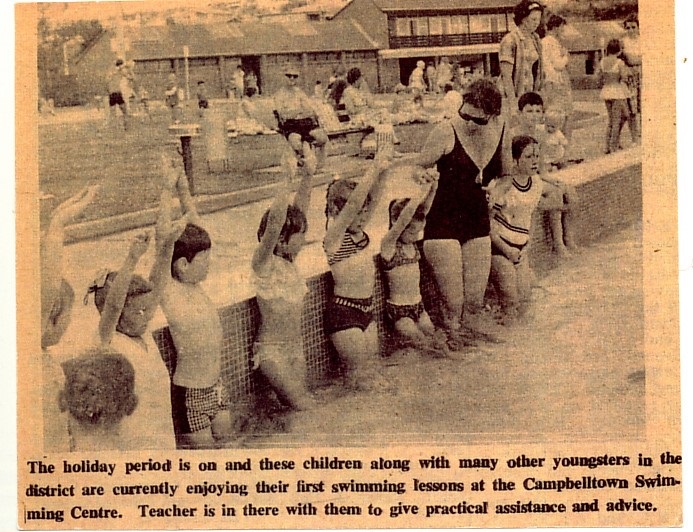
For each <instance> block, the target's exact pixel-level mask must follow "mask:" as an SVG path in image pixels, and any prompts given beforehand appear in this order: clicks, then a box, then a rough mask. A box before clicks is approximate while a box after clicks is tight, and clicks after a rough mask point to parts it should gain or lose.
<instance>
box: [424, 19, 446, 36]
mask: <svg viewBox="0 0 693 532" xmlns="http://www.w3.org/2000/svg"><path fill="white" fill-rule="evenodd" d="M441 19H442V17H428V30H429V33H430V34H431V35H442V34H443V21H442V20H441Z"/></svg>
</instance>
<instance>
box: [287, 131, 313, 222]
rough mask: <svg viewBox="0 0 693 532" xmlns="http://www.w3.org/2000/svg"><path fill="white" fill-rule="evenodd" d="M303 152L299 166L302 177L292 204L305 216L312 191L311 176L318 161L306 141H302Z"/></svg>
mask: <svg viewBox="0 0 693 532" xmlns="http://www.w3.org/2000/svg"><path fill="white" fill-rule="evenodd" d="M303 154H304V157H303V166H302V167H301V171H302V172H303V177H302V178H301V182H300V183H299V185H298V189H297V190H296V195H295V196H294V201H293V205H294V207H297V208H299V209H301V212H303V214H305V215H306V216H307V215H308V207H309V206H310V196H311V193H312V191H313V176H314V175H315V170H316V169H317V167H318V161H317V159H316V158H315V152H314V151H313V149H312V148H311V147H310V144H308V143H307V142H304V143H303Z"/></svg>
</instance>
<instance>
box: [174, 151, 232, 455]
mask: <svg viewBox="0 0 693 532" xmlns="http://www.w3.org/2000/svg"><path fill="white" fill-rule="evenodd" d="M163 165H164V168H165V172H164V173H165V174H166V175H167V176H168V182H169V186H171V188H172V189H173V188H176V187H177V189H178V195H179V198H180V201H181V205H182V207H183V214H184V217H185V220H184V221H187V224H186V225H185V229H184V230H183V234H181V235H180V237H179V238H178V240H176V243H175V246H174V249H173V254H172V256H171V259H170V263H169V268H170V275H168V274H167V276H166V277H167V278H166V281H165V284H164V289H163V298H162V301H161V308H162V310H163V311H164V314H165V316H166V319H167V321H168V326H169V329H170V331H171V337H172V338H173V343H174V345H175V346H176V353H177V357H176V368H175V371H174V374H173V387H172V395H171V398H172V406H173V414H174V417H173V420H174V426H175V428H176V434H177V435H178V438H179V440H178V443H179V447H183V448H193V449H209V448H214V447H217V446H218V445H219V444H221V443H223V442H225V441H227V440H228V439H229V437H230V435H231V413H230V410H229V409H230V397H229V394H228V391H227V389H226V387H225V386H224V383H223V380H222V377H221V349H222V328H221V320H220V319H219V313H218V311H217V307H216V305H215V304H214V303H213V302H212V300H211V299H210V298H209V296H208V295H207V293H206V292H205V291H204V288H203V287H202V284H201V283H202V281H204V280H205V279H206V278H207V275H208V274H209V260H210V252H211V247H212V241H211V239H210V237H209V234H208V233H207V231H206V230H205V229H203V228H202V227H201V225H200V224H201V220H200V217H199V215H198V213H197V209H196V207H195V203H194V202H193V199H192V197H191V195H190V189H189V186H188V180H187V177H186V176H185V173H184V172H183V171H182V169H181V168H176V167H174V166H173V165H172V162H171V161H165V162H164V163H163ZM168 215H170V213H168Z"/></svg>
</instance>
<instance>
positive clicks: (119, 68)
mask: <svg viewBox="0 0 693 532" xmlns="http://www.w3.org/2000/svg"><path fill="white" fill-rule="evenodd" d="M129 88H130V80H129V79H128V77H127V71H126V68H125V63H124V62H123V60H122V59H118V60H116V62H115V68H113V69H112V70H111V72H110V74H109V76H108V107H109V115H111V114H112V112H113V108H114V107H115V106H116V105H117V106H118V107H120V110H121V111H122V112H123V127H124V128H125V130H127V129H128V99H129V98H130V92H129Z"/></svg>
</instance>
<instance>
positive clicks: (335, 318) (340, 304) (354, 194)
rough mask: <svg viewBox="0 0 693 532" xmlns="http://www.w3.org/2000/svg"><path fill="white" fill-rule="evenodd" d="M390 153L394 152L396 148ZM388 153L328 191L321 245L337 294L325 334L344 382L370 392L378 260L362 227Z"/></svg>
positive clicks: (375, 340)
mask: <svg viewBox="0 0 693 532" xmlns="http://www.w3.org/2000/svg"><path fill="white" fill-rule="evenodd" d="M389 152H390V154H391V152H392V148H391V147H390V149H389ZM386 153H387V152H386V151H380V152H379V153H377V154H376V157H375V162H374V165H373V166H372V167H371V168H370V169H369V170H368V171H367V172H366V175H365V176H364V177H363V178H362V179H361V181H360V182H359V183H358V184H356V183H354V182H353V181H345V180H336V181H333V182H332V184H331V185H330V186H329V187H328V189H327V207H326V211H325V214H326V215H327V232H326V233H325V239H324V241H323V249H324V250H325V254H326V255H327V263H328V264H329V266H330V270H331V272H332V278H333V280H334V295H333V297H332V301H331V302H330V303H329V305H328V308H327V316H326V326H327V334H328V335H329V337H330V340H331V341H332V344H333V345H334V347H335V349H336V350H337V353H338V354H339V357H340V359H341V361H342V363H343V364H344V365H345V366H346V375H345V376H346V384H347V386H348V387H350V388H354V389H364V390H369V389H372V388H373V387H374V386H376V385H378V384H379V383H378V382H377V379H376V375H375V368H374V366H375V365H376V363H377V359H376V357H377V356H378V338H377V333H376V330H375V329H374V328H373V327H369V325H370V323H371V321H372V319H373V288H374V284H375V263H374V261H373V253H372V252H370V247H369V244H370V238H369V236H368V234H367V233H366V232H365V231H364V227H365V226H366V224H367V223H368V221H369V220H370V218H371V216H372V214H373V206H375V205H376V204H377V203H378V200H379V199H380V195H381V194H382V191H383V181H384V170H385V169H386V168H387V167H388V166H389V157H387V156H386Z"/></svg>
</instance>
